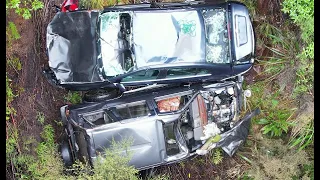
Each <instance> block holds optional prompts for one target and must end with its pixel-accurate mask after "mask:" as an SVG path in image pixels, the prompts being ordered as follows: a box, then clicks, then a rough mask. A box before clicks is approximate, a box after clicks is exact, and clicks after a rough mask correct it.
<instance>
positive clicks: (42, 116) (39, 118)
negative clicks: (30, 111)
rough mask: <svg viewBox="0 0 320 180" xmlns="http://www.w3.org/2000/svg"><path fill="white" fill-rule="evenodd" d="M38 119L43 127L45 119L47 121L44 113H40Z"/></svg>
mask: <svg viewBox="0 0 320 180" xmlns="http://www.w3.org/2000/svg"><path fill="white" fill-rule="evenodd" d="M36 118H37V120H38V121H39V122H40V124H41V125H43V124H44V119H45V117H44V114H43V113H42V112H38V113H37V117H36Z"/></svg>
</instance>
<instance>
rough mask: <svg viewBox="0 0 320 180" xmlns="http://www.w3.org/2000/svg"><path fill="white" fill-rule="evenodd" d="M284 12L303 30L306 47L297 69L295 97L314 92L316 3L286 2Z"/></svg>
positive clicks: (303, 0) (289, 0)
mask: <svg viewBox="0 0 320 180" xmlns="http://www.w3.org/2000/svg"><path fill="white" fill-rule="evenodd" d="M282 5H283V9H282V11H283V12H285V13H288V14H289V16H290V17H291V19H292V20H293V22H294V23H295V24H297V25H298V26H299V27H300V29H301V38H302V40H303V42H304V47H303V50H302V52H301V54H299V55H298V58H300V62H299V64H300V65H299V67H298V69H297V81H296V84H295V95H299V94H303V93H306V92H308V93H310V94H312V91H313V81H314V79H313V72H314V1H313V0H298V1H297V0H284V1H283V4H282Z"/></svg>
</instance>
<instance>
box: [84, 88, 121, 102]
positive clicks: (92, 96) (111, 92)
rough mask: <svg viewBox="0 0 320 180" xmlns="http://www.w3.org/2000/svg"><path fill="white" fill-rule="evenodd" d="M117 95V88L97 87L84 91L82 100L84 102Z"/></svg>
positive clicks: (103, 99) (97, 100)
mask: <svg viewBox="0 0 320 180" xmlns="http://www.w3.org/2000/svg"><path fill="white" fill-rule="evenodd" d="M118 95H119V92H118V90H117V89H99V90H94V91H89V92H87V93H85V94H84V97H83V100H84V101H86V102H100V101H105V100H108V99H113V98H115V97H117V96H118Z"/></svg>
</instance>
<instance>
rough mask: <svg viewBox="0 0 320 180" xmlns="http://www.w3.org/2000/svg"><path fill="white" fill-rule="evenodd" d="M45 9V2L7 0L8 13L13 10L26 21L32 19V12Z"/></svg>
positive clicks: (36, 0)
mask: <svg viewBox="0 0 320 180" xmlns="http://www.w3.org/2000/svg"><path fill="white" fill-rule="evenodd" d="M41 8H43V2H41V1H39V0H6V11H7V13H8V10H10V9H13V10H14V11H15V13H17V14H18V15H21V16H22V17H23V18H24V19H30V18H31V11H35V10H38V9H41Z"/></svg>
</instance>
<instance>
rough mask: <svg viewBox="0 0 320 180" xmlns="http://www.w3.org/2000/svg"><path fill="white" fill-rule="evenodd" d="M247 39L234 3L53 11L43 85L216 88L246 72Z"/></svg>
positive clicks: (245, 22) (250, 49)
mask: <svg viewBox="0 0 320 180" xmlns="http://www.w3.org/2000/svg"><path fill="white" fill-rule="evenodd" d="M254 47H255V39H254V32H253V28H252V24H251V21H250V17H249V13H248V9H247V8H246V6H245V5H244V4H241V3H239V2H223V3H212V2H204V1H193V2H185V3H143V4H131V5H118V6H113V7H107V8H105V9H104V10H101V11H86V10H78V11H74V12H58V13H57V14H56V15H55V17H54V18H53V19H52V21H51V22H50V23H49V25H48V27H47V50H48V56H49V68H48V69H47V70H45V71H44V73H45V75H46V77H47V78H48V79H49V81H50V82H51V83H52V84H53V85H56V86H59V87H63V88H67V89H70V90H92V89H99V88H105V87H111V88H113V87H115V85H118V84H122V85H124V86H134V87H137V86H145V85H150V84H155V83H156V84H170V83H171V84H179V83H192V82H200V83H205V82H218V81H224V80H227V79H228V78H232V77H235V76H238V75H242V74H243V73H245V72H247V71H248V70H249V69H250V68H251V67H252V64H253V60H254Z"/></svg>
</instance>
